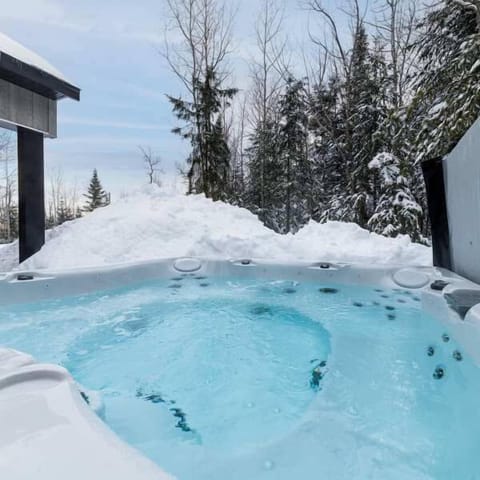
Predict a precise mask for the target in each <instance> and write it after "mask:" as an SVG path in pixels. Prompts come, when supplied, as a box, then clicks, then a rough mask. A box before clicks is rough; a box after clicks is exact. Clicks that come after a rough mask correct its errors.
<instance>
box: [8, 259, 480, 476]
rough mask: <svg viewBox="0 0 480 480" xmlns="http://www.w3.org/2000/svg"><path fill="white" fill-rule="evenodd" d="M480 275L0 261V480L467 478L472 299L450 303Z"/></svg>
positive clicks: (471, 466) (476, 332) (473, 365)
mask: <svg viewBox="0 0 480 480" xmlns="http://www.w3.org/2000/svg"><path fill="white" fill-rule="evenodd" d="M432 285H433V288H432ZM479 288H480V287H478V286H476V285H475V284H473V283H471V282H468V281H467V280H464V279H462V278H460V277H458V276H456V275H454V274H451V273H449V272H447V271H443V270H439V269H435V268H426V267H419V268H414V267H412V268H405V267H396V266H381V267H375V266H365V265H351V264H333V263H313V264H310V263H298V264H288V265H281V264H277V263H271V262H266V261H256V260H250V259H238V260H232V261H223V260H222V261H219V260H214V259H197V258H182V259H171V260H162V261H157V262H145V263H139V264H133V265H124V266H118V267H109V268H102V269H83V270H76V271H62V272H47V271H42V272H21V273H18V272H15V273H10V274H5V275H4V276H3V277H2V276H0V303H1V305H2V310H1V314H0V348H2V347H3V350H2V349H0V425H1V429H0V478H5V479H8V480H14V479H15V480H20V479H29V480H30V479H36V480H41V479H48V480H51V479H57V478H58V479H60V478H69V479H72V480H76V479H79V480H80V479H81V480H84V479H85V478H112V479H113V478H115V479H116V480H118V479H127V478H128V479H132V478H135V479H145V480H148V479H152V480H153V479H166V478H178V479H180V480H194V479H195V480H207V479H208V480H220V479H222V480H225V479H229V480H230V479H231V480H237V479H238V480H240V479H242V480H244V479H249V480H263V479H275V480H287V479H288V480H292V479H302V480H308V479H318V478H328V479H332V480H340V479H349V480H351V479H359V480H365V479H367V478H369V479H379V480H387V479H398V480H405V479H409V480H414V479H435V480H441V479H445V480H447V479H448V480H450V479H452V478H458V479H474V478H480V477H478V475H479V474H478V472H480V457H479V456H478V453H477V445H478V440H479V439H480V409H479V408H478V398H480V369H479V366H480V306H478V305H477V306H474V307H473V308H471V309H470V310H468V312H467V313H466V311H462V310H461V309H458V308H457V309H454V308H451V307H450V306H449V305H451V304H452V302H451V301H449V302H447V300H446V298H449V299H450V298H451V297H452V295H453V296H454V294H455V292H458V291H467V292H472V291H473V292H474V293H475V292H477V291H478V289H479Z"/></svg>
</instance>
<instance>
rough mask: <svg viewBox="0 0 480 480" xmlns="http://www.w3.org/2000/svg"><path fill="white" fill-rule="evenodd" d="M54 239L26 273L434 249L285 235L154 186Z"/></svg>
mask: <svg viewBox="0 0 480 480" xmlns="http://www.w3.org/2000/svg"><path fill="white" fill-rule="evenodd" d="M47 238H48V240H47V243H46V245H45V246H44V248H43V249H42V250H41V251H40V252H39V253H37V254H36V255H35V256H33V257H32V258H31V259H29V260H27V261H26V262H25V263H24V264H23V265H22V268H26V269H45V268H50V269H62V268H71V267H84V266H100V265H107V264H115V263H123V262H131V261H138V260H148V259H155V258H161V257H178V256H188V255H191V256H215V257H219V258H241V257H249V258H269V259H275V260H280V261H292V260H308V261H319V260H323V261H327V260H330V261H344V262H361V263H365V262H366V263H377V264H379V263H380V264H385V263H395V264H410V265H430V264H431V261H432V260H431V250H430V249H429V248H427V247H424V246H422V245H418V244H414V243H412V242H411V241H410V239H409V238H408V237H406V236H405V237H398V238H395V239H392V238H386V237H382V236H380V235H376V234H373V233H369V232H368V231H366V230H363V229H362V228H360V227H359V226H357V225H355V224H349V223H340V222H330V223H326V224H319V223H315V222H311V223H310V224H308V225H306V226H305V227H304V228H303V229H302V230H300V231H299V232H298V233H297V234H296V235H279V234H277V233H275V232H273V231H271V230H269V229H268V228H266V227H265V226H264V225H263V224H262V223H261V222H260V221H259V220H258V218H257V217H256V216H255V215H253V214H252V213H250V212H249V211H248V210H245V209H243V208H238V207H234V206H231V205H227V204H225V203H222V202H212V201H211V200H209V199H206V198H205V197H204V196H201V195H195V196H185V195H180V194H175V195H172V194H167V193H163V192H161V191H160V190H159V189H158V188H150V187H148V188H144V189H143V190H141V191H138V192H135V193H132V194H130V195H129V196H127V197H125V198H123V199H120V200H118V201H117V202H115V203H113V204H112V205H110V206H108V207H105V208H102V209H98V210H96V211H94V212H93V213H91V214H89V215H87V216H86V217H84V218H82V219H79V220H75V221H73V222H68V223H66V224H64V225H61V226H60V227H58V228H56V229H54V230H52V231H50V232H48V235H47ZM14 249H15V247H14V246H9V247H4V248H3V249H2V250H0V257H5V258H6V257H8V259H7V260H5V261H4V262H3V270H8V268H5V267H7V266H9V267H10V268H12V267H13V263H14V258H13V257H12V252H13V251H14ZM9 262H10V265H7V264H8V263H9ZM1 269H2V263H1V261H0V270H1Z"/></svg>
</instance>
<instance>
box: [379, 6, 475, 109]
mask: <svg viewBox="0 0 480 480" xmlns="http://www.w3.org/2000/svg"><path fill="white" fill-rule="evenodd" d="M379 3H380V5H379V6H378V11H377V15H378V17H379V18H377V20H376V22H375V25H374V27H375V29H376V30H377V37H378V38H379V39H380V41H381V42H382V43H383V44H384V45H385V47H384V54H385V56H386V57H387V59H388V64H389V66H390V69H391V82H392V93H393V98H392V102H393V106H394V107H395V108H400V107H402V106H403V105H404V103H405V93H406V90H407V87H408V83H409V80H410V77H411V75H412V72H413V71H414V69H415V68H416V62H415V60H416V59H415V55H416V53H415V49H412V48H411V46H412V43H413V41H414V35H415V26H416V22H417V8H418V7H417V2H416V1H415V0H381V1H380V2H379ZM479 3H480V2H479Z"/></svg>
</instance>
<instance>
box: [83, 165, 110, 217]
mask: <svg viewBox="0 0 480 480" xmlns="http://www.w3.org/2000/svg"><path fill="white" fill-rule="evenodd" d="M84 197H85V198H86V199H87V203H86V205H85V206H84V208H83V211H84V212H93V210H95V209H97V208H100V207H105V206H106V205H108V204H109V203H110V196H109V195H108V194H107V193H106V192H105V190H104V189H103V187H102V184H101V182H100V179H99V178H98V173H97V169H94V170H93V175H92V179H91V180H90V185H89V186H88V193H86V194H84Z"/></svg>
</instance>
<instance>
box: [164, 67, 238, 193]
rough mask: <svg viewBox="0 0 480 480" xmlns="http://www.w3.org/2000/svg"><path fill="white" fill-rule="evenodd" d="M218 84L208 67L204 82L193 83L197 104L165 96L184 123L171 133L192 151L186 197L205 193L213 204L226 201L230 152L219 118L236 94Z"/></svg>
mask: <svg viewBox="0 0 480 480" xmlns="http://www.w3.org/2000/svg"><path fill="white" fill-rule="evenodd" d="M221 83H222V82H221V81H220V80H219V79H218V76H217V72H216V71H215V69H214V68H213V67H208V68H207V69H206V72H205V78H203V79H195V81H194V89H195V92H196V95H195V96H194V98H196V99H197V101H196V102H188V101H185V100H183V99H181V98H174V97H170V96H168V99H169V100H170V102H171V103H172V105H173V111H174V113H175V114H176V116H177V118H178V119H179V120H182V121H183V122H185V123H186V126H185V127H179V128H175V129H174V130H173V132H174V133H176V134H178V135H180V136H182V138H185V139H188V140H190V144H191V147H192V151H191V153H190V156H189V157H188V159H187V163H188V165H189V169H188V173H187V178H188V183H189V187H188V193H204V194H205V195H206V196H207V197H210V198H212V199H213V200H219V199H222V198H225V197H226V194H227V192H228V169H229V167H230V165H229V161H228V160H229V151H228V148H227V147H226V140H225V131H224V128H223V125H222V121H221V114H222V113H223V110H224V109H225V108H227V107H228V106H229V105H230V101H231V99H232V98H233V97H234V95H235V94H236V93H237V89H235V88H228V89H223V88H221V87H222V85H221ZM219 142H220V143H221V145H219Z"/></svg>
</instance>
